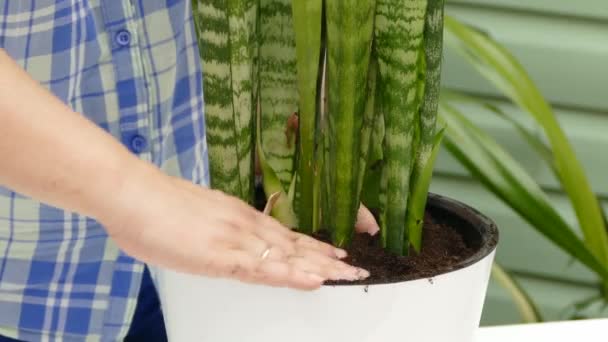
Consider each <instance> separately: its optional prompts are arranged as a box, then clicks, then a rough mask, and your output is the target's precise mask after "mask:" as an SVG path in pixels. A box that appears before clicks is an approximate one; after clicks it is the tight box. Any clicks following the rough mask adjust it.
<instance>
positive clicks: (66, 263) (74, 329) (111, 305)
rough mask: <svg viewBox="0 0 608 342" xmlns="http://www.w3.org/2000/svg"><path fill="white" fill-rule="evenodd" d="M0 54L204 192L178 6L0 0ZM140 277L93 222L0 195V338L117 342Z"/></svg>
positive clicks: (195, 99)
mask: <svg viewBox="0 0 608 342" xmlns="http://www.w3.org/2000/svg"><path fill="white" fill-rule="evenodd" d="M0 48H3V49H5V51H6V52H7V53H8V54H9V55H10V56H12V57H13V58H14V59H15V60H16V61H17V62H18V63H19V64H20V65H21V66H22V67H23V68H24V69H25V70H26V71H27V72H28V73H29V74H30V75H31V76H32V77H33V78H35V79H36V80H37V81H39V82H40V84H42V85H43V86H44V87H46V88H48V89H49V90H50V91H51V92H52V93H53V94H55V95H56V96H57V97H58V98H60V99H61V100H62V101H64V103H66V104H68V105H69V106H70V107H71V108H73V109H74V110H75V111H77V112H79V113H83V115H86V116H87V117H88V118H89V119H90V120H92V121H93V122H95V123H96V124H97V125H99V126H100V127H102V128H103V129H105V130H106V131H108V132H109V133H110V134H112V135H113V136H114V137H115V138H116V139H119V140H120V141H122V142H123V143H124V144H125V145H126V146H127V147H128V148H130V149H131V151H132V152H133V153H135V154H137V155H138V156H140V157H141V158H142V159H144V160H148V161H150V162H152V163H154V164H155V165H157V166H158V167H160V168H161V169H162V170H163V171H164V172H166V173H168V174H172V175H175V176H179V177H183V178H186V179H189V180H191V181H193V182H194V183H197V184H201V185H203V186H205V185H207V184H208V177H209V176H208V173H207V169H208V168H207V150H206V143H205V133H204V132H205V123H204V116H203V96H202V78H201V69H200V63H199V54H198V46H197V43H196V35H195V31H194V28H193V22H192V14H191V7H190V1H189V0H122V1H121V0H0ZM0 77H1V76H0ZM32 100H33V101H35V99H32ZM49 124H50V123H49ZM66 134H70V132H66ZM74 143H75V144H86V143H87V142H86V141H74ZM40 167H41V168H44V167H45V166H44V165H40ZM108 190H109V191H108V196H112V191H111V189H108ZM144 200H145V199H142V201H144ZM142 270H143V265H142V264H141V263H140V262H138V261H135V260H133V259H132V258H130V257H128V256H126V255H125V254H124V253H122V252H121V251H120V250H119V249H118V248H117V246H116V245H115V244H114V243H113V242H112V241H111V240H110V239H108V236H107V234H106V232H105V230H104V229H103V227H102V226H100V224H99V223H97V222H95V221H94V220H92V219H90V218H87V217H83V216H80V215H78V214H76V213H72V212H66V211H62V210H59V209H57V208H54V207H52V206H48V205H46V204H44V203H40V202H37V201H35V200H33V199H31V198H27V197H25V196H22V195H20V194H17V193H15V192H13V191H11V190H10V189H6V188H0V335H5V336H8V337H13V338H19V339H23V340H28V341H41V340H45V341H49V340H64V341H85V340H86V341H99V340H103V341H117V340H121V339H122V337H123V336H124V335H125V334H126V332H127V331H128V328H129V324H130V320H131V317H132V315H133V313H134V311H135V306H136V302H137V294H138V291H139V285H140V280H141V274H142Z"/></svg>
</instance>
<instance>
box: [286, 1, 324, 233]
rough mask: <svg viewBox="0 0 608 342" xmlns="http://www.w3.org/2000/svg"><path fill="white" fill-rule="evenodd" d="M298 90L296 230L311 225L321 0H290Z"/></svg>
mask: <svg viewBox="0 0 608 342" xmlns="http://www.w3.org/2000/svg"><path fill="white" fill-rule="evenodd" d="M292 11H293V22H294V27H295V37H296V54H297V71H298V92H299V99H300V102H299V107H298V108H299V145H298V146H299V150H298V179H297V188H296V204H295V206H296V212H297V213H298V218H299V222H300V230H301V231H303V232H308V233H311V232H312V230H313V226H314V223H313V222H314V221H315V219H314V217H313V213H314V193H315V189H314V187H315V174H314V172H315V164H316V157H315V136H316V130H317V121H318V90H317V88H318V83H319V79H320V76H319V65H320V61H321V28H322V13H323V1H322V0H292Z"/></svg>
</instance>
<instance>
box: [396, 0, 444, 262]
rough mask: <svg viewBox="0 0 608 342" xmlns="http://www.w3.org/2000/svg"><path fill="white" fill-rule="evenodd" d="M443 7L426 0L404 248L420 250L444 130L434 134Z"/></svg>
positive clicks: (440, 2) (441, 1) (437, 0)
mask: <svg viewBox="0 0 608 342" xmlns="http://www.w3.org/2000/svg"><path fill="white" fill-rule="evenodd" d="M443 7H444V0H428V5H427V10H426V17H425V25H424V40H423V49H424V50H423V53H424V62H425V63H424V78H423V79H424V82H425V85H424V98H423V101H422V107H421V108H420V114H419V115H420V119H419V121H418V124H419V128H418V129H419V131H418V132H419V134H418V135H419V137H420V138H419V142H418V146H417V150H416V160H415V164H414V171H413V174H412V176H411V180H410V189H411V194H410V200H409V202H408V210H407V217H406V234H407V236H406V239H407V240H409V244H408V243H407V241H406V243H405V246H404V248H405V249H406V250H405V251H404V252H405V253H407V249H409V245H411V246H412V247H413V248H414V250H416V251H417V252H420V249H421V247H422V227H423V223H424V211H425V208H426V201H427V194H428V190H429V186H430V181H431V176H432V172H433V166H434V164H435V160H434V159H435V157H436V155H437V151H438V150H439V145H440V143H441V140H442V139H441V137H442V136H443V133H439V134H436V122H437V108H438V106H439V94H440V92H441V62H442V57H443Z"/></svg>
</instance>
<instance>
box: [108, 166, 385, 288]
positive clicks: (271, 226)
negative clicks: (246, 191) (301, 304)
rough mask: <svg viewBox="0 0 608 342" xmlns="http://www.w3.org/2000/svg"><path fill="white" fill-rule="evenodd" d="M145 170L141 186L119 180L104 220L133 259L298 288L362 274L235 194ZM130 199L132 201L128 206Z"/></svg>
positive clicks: (365, 223)
mask: <svg viewBox="0 0 608 342" xmlns="http://www.w3.org/2000/svg"><path fill="white" fill-rule="evenodd" d="M151 174H154V176H152V177H154V178H156V179H155V180H154V181H152V180H150V181H146V180H145V178H144V179H141V178H140V181H138V182H135V183H138V184H146V186H144V187H141V186H137V185H130V184H128V185H125V186H124V188H123V191H122V194H123V196H122V198H123V199H122V200H121V201H120V202H121V203H122V209H120V210H121V212H122V213H123V214H122V215H119V216H115V217H112V218H108V219H107V226H108V230H109V232H110V235H111V236H112V238H113V239H114V240H115V241H116V242H117V243H118V245H119V246H120V247H121V248H122V249H124V250H125V251H126V252H127V253H129V254H130V255H132V256H133V257H136V258H138V259H140V260H142V261H145V262H148V263H150V264H154V265H158V266H162V267H167V268H171V269H174V270H177V271H181V272H187V273H193V274H200V275H205V276H210V277H225V278H234V279H238V280H240V281H244V282H250V283H258V284H265V285H271V286H287V287H292V288H298V289H315V288H318V287H319V286H320V285H321V284H322V283H323V282H324V281H326V280H357V279H362V278H366V277H368V276H369V273H368V272H367V271H365V270H362V269H358V268H355V267H351V266H349V265H347V264H345V263H343V262H342V261H340V260H339V259H340V258H343V257H345V256H346V252H344V251H343V250H341V249H337V248H334V247H332V246H331V245H329V244H325V243H322V242H320V241H317V240H315V239H313V238H311V237H308V236H306V235H302V234H299V233H296V232H293V231H291V230H289V229H287V228H286V227H284V226H282V225H281V224H280V223H279V222H277V221H276V220H274V219H273V218H271V217H269V216H266V215H263V214H262V213H260V212H258V211H256V210H255V209H254V208H252V207H250V206H248V205H247V204H245V203H244V202H242V201H240V200H238V199H236V198H234V197H230V196H227V195H225V194H223V193H221V192H219V191H215V190H209V189H206V188H203V187H200V186H197V185H194V184H191V183H189V182H187V181H184V180H180V179H175V178H171V177H168V176H164V175H162V176H160V175H159V174H158V173H155V172H151ZM131 179H135V178H131ZM128 199H133V201H130V200H128ZM135 199H137V202H136V203H137V205H132V204H130V203H134V202H135ZM367 213H369V212H367ZM370 215H371V214H370ZM360 216H361V217H363V218H364V220H363V224H362V225H359V226H360V227H362V228H361V229H360V230H365V231H368V232H371V231H373V230H374V229H375V228H374V227H373V225H370V223H369V216H367V214H365V212H364V213H363V214H362V215H360ZM365 218H367V220H365ZM372 220H373V217H372ZM102 222H103V221H102Z"/></svg>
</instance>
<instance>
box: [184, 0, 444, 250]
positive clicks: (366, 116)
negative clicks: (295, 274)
mask: <svg viewBox="0 0 608 342" xmlns="http://www.w3.org/2000/svg"><path fill="white" fill-rule="evenodd" d="M443 7H444V1H443V0H405V1H403V0H332V1H326V0H228V1H218V0H193V9H194V12H195V16H194V18H195V24H196V28H197V36H198V39H199V42H200V46H201V56H202V59H203V64H204V65H203V67H204V69H203V70H204V75H203V76H204V82H205V89H206V96H205V99H206V104H207V118H208V120H207V122H208V131H209V151H210V152H209V153H210V159H211V168H212V170H211V178H212V186H213V187H215V188H218V189H221V190H223V191H225V192H227V193H230V194H232V195H236V196H239V197H241V198H243V199H246V200H248V201H249V200H250V198H251V196H250V194H251V188H252V184H253V183H254V179H255V175H254V174H253V172H252V165H253V162H252V161H253V158H252V156H253V153H255V154H256V155H257V157H258V158H257V160H258V161H259V163H258V165H259V171H260V173H261V175H262V176H263V178H264V184H263V186H264V190H265V192H266V195H267V196H268V197H270V196H273V197H272V198H273V203H274V208H273V210H272V211H271V213H272V215H273V216H275V217H276V218H278V219H280V220H281V221H282V222H283V223H285V224H286V225H289V226H292V227H293V226H297V227H294V228H297V229H298V230H300V231H302V232H305V233H312V232H314V231H315V230H317V229H318V228H320V226H321V225H324V226H323V228H326V229H329V230H330V231H331V233H332V234H331V236H332V239H333V242H334V244H335V245H337V246H345V245H348V244H349V243H350V241H351V239H352V237H353V235H354V225H355V220H356V217H357V211H358V209H359V207H360V203H361V199H362V198H363V199H365V200H369V201H370V202H374V203H376V204H378V205H377V206H376V207H375V208H373V209H376V211H377V212H378V213H379V217H380V224H381V226H382V230H381V231H382V233H381V234H382V238H383V241H384V244H385V246H386V247H387V249H388V250H390V251H392V252H394V253H397V254H404V253H407V252H408V251H409V250H410V247H413V249H414V250H416V251H419V250H420V247H421V245H422V242H421V241H422V235H423V234H422V221H423V217H424V211H425V207H426V200H427V193H428V188H429V184H430V181H431V175H432V171H433V166H434V161H435V157H436V156H437V151H439V146H440V144H441V141H442V137H443V133H444V131H442V130H437V128H436V118H437V109H438V99H439V93H440V84H441V56H442V49H443ZM254 117H255V118H257V119H255V120H254ZM254 128H255V129H254ZM254 142H255V144H254ZM373 175H375V176H376V177H375V178H376V179H377V180H379V181H380V183H381V185H382V186H380V189H379V190H378V191H374V189H373V187H374V186H375V184H370V182H369V179H370V177H371V176H373ZM370 186H371V188H370ZM370 196H372V197H373V198H370Z"/></svg>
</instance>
